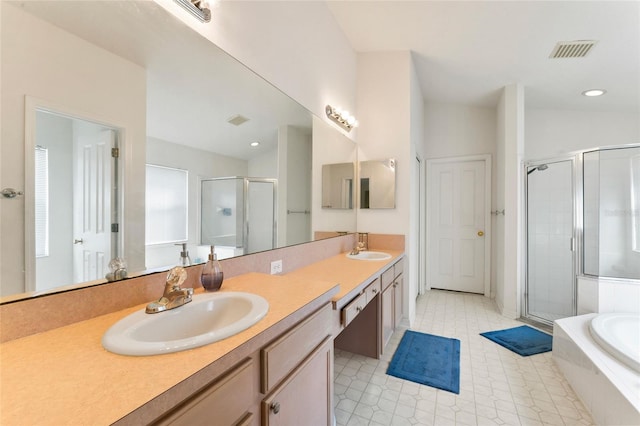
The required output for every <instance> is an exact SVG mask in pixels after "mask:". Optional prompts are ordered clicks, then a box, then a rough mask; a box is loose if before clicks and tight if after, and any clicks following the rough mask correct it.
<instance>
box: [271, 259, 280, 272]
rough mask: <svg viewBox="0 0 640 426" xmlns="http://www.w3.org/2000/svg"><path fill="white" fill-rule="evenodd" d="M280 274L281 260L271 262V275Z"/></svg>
mask: <svg viewBox="0 0 640 426" xmlns="http://www.w3.org/2000/svg"><path fill="white" fill-rule="evenodd" d="M281 273H282V259H280V260H274V261H273V262H271V275H275V274H281Z"/></svg>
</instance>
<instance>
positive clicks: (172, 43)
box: [0, 1, 355, 296]
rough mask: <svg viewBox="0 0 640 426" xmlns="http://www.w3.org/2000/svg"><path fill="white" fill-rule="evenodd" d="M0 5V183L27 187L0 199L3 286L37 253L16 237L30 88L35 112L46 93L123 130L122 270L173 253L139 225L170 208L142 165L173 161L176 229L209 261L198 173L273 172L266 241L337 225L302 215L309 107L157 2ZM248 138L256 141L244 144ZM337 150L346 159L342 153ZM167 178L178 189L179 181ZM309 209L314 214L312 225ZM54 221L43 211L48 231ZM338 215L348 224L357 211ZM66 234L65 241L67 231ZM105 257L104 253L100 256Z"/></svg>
mask: <svg viewBox="0 0 640 426" xmlns="http://www.w3.org/2000/svg"><path fill="white" fill-rule="evenodd" d="M0 7H1V8H2V11H1V13H0V18H1V20H2V21H1V27H0V30H1V38H0V41H1V43H2V46H1V48H2V75H1V78H2V81H1V84H2V99H1V102H2V105H1V107H2V108H1V111H2V129H1V133H0V135H1V141H0V142H1V144H2V153H3V155H2V158H1V164H0V166H1V168H2V185H3V187H4V186H7V187H15V188H18V189H22V188H24V192H25V195H24V197H16V198H14V199H11V200H2V201H1V202H0V212H1V214H2V216H1V217H2V220H1V221H0V225H1V226H2V241H1V242H0V244H1V250H2V256H1V257H0V261H1V262H2V265H0V266H1V271H2V275H1V276H0V295H2V296H8V295H14V294H16V293H23V292H25V291H26V290H28V288H27V287H26V286H25V269H27V268H29V267H30V266H29V264H30V263H34V261H33V259H31V258H29V259H27V256H26V255H23V253H25V251H28V250H31V252H32V253H34V251H35V241H32V240H35V237H33V238H32V236H29V235H27V236H26V237H25V220H27V221H28V222H29V226H30V227H32V228H35V225H33V224H32V223H31V222H30V221H31V220H33V210H34V203H35V201H34V195H33V190H32V188H33V184H32V183H33V181H34V179H35V178H34V176H31V175H28V176H25V172H26V171H27V169H29V167H31V166H29V165H28V164H29V163H30V162H31V163H32V164H33V163H35V154H34V157H33V158H25V157H24V152H25V147H24V145H23V143H24V142H23V141H25V140H26V139H27V136H28V134H29V133H31V132H32V133H34V134H35V136H38V135H37V133H38V131H37V130H36V129H35V128H32V127H30V126H31V124H29V123H26V122H25V106H26V99H28V98H31V99H33V100H34V102H33V108H34V110H35V109H39V108H40V109H41V105H43V104H44V105H46V106H47V108H46V109H47V111H50V112H52V113H54V114H56V113H58V114H59V115H68V114H69V111H72V112H74V113H75V112H77V113H78V115H79V116H81V117H82V118H84V119H87V120H89V121H95V122H98V123H109V124H110V125H113V126H114V128H116V129H118V131H119V132H120V138H121V140H119V141H118V142H119V148H120V165H119V166H118V167H119V170H120V171H121V173H120V174H119V175H118V179H119V180H120V182H119V183H120V184H121V185H122V188H123V191H122V193H120V194H118V195H117V201H118V203H117V205H118V207H117V208H116V210H117V211H116V212H115V213H116V214H117V215H118V216H120V217H119V218H118V221H119V225H120V227H119V232H120V235H121V242H118V243H117V244H116V245H118V246H119V247H117V248H118V250H119V251H118V255H120V256H124V257H125V259H126V260H127V263H128V266H129V273H130V275H134V274H135V273H137V272H139V271H145V270H147V269H149V268H162V267H165V266H166V267H167V268H168V267H169V266H172V265H173V264H175V263H176V262H177V260H178V255H179V251H180V248H179V247H176V246H175V243H176V242H177V241H176V240H175V237H172V238H168V239H166V240H163V236H158V235H155V236H154V237H153V238H150V239H146V238H145V237H146V235H147V234H151V233H150V232H145V228H146V226H145V224H146V223H147V222H149V223H151V221H152V220H154V218H157V217H156V216H153V215H155V214H161V213H162V214H170V213H171V209H173V208H174V207H175V205H174V203H173V201H169V200H168V199H165V198H167V197H165V196H166V195H167V194H166V193H164V192H162V191H160V192H152V189H153V191H158V188H162V185H155V187H154V188H150V187H149V185H147V184H146V183H156V184H157V183H158V182H159V180H157V179H158V178H157V177H150V178H147V176H156V174H149V173H150V172H149V168H150V167H156V168H157V169H158V168H159V169H162V168H164V169H167V170H173V171H175V172H176V173H174V174H172V176H173V175H175V176H178V175H179V176H182V177H181V178H180V179H183V178H184V179H185V180H186V189H185V191H186V194H185V195H186V196H185V197H184V198H186V206H185V205H183V206H182V207H180V208H181V209H182V213H181V214H184V215H185V217H186V218H187V220H186V235H185V236H184V237H183V238H184V239H183V238H179V240H180V242H187V244H188V249H189V250H190V256H191V258H192V260H193V261H194V262H196V261H198V260H200V259H202V260H204V259H206V254H207V251H208V248H207V247H206V246H202V245H201V244H200V243H201V241H200V225H199V211H200V209H199V207H200V182H201V181H202V180H204V179H211V178H218V177H227V176H250V177H259V178H269V179H275V180H276V181H277V182H278V192H277V195H278V197H277V198H278V199H277V203H276V204H277V213H276V216H277V219H276V220H277V223H278V230H279V232H278V233H277V238H276V242H275V244H274V245H275V246H277V247H282V246H286V245H290V244H296V243H300V242H304V241H310V240H311V239H312V238H313V234H314V231H316V230H325V229H335V227H331V228H327V227H326V226H325V225H326V222H323V221H322V220H321V218H320V217H318V218H313V217H312V216H313V215H312V214H311V212H312V207H311V204H312V203H311V192H312V191H311V187H312V185H315V183H313V182H312V179H314V180H315V179H316V177H315V176H313V178H312V176H311V170H312V166H311V164H312V156H311V152H312V145H313V144H314V143H315V142H314V141H315V134H316V130H315V127H316V126H317V121H316V119H315V117H312V115H311V114H310V113H309V112H308V111H307V110H305V109H304V108H303V107H301V106H300V105H299V104H297V103H296V102H294V101H293V100H291V99H290V98H289V97H287V96H286V95H284V94H283V93H282V92H280V91H279V90H278V89H276V88H274V87H273V86H271V85H270V84H269V83H267V82H266V81H264V80H263V79H262V78H261V77H259V76H257V75H256V74H255V73H253V72H252V71H251V70H248V69H247V68H245V67H244V66H243V65H242V64H240V63H238V62H237V61H236V60H235V59H233V58H232V57H230V56H229V55H227V54H226V53H224V52H223V51H221V50H220V49H218V48H217V47H216V46H215V45H213V44H212V43H211V42H209V41H208V40H206V39H204V38H203V37H202V36H200V35H199V34H197V33H196V32H194V31H193V30H192V29H191V28H189V27H188V26H186V25H185V24H183V23H182V22H180V21H179V20H178V19H177V18H175V17H174V16H173V15H171V14H170V13H168V12H167V11H166V10H165V9H164V8H162V6H160V5H158V4H157V3H155V2H149V1H127V2H113V1H91V2H68V1H29V2H20V1H15V2H13V1H3V2H1V3H0ZM72 115H73V114H72ZM34 121H35V120H34ZM312 123H313V125H312ZM320 126H321V127H322V128H323V129H322V131H321V134H323V135H325V136H326V134H328V133H334V134H338V138H340V137H341V135H339V133H340V132H338V131H337V130H335V129H330V130H329V131H327V130H326V128H325V126H326V125H325V123H322V122H321V121H320ZM40 133H42V131H41V132H40ZM323 139H326V138H323ZM347 141H348V140H347ZM252 142H259V145H258V146H257V147H253V146H251V143H252ZM346 145H347V146H348V148H347V149H346V150H347V151H348V152H352V151H355V148H354V144H353V143H351V141H348V143H346ZM338 151H339V150H338ZM336 160H337V161H336ZM314 161H315V159H314ZM332 161H335V162H338V161H340V159H337V158H336V159H332ZM342 161H355V160H354V158H353V155H352V154H347V155H345V156H344V158H342ZM29 173H30V172H29ZM305 173H306V177H305V178H300V176H302V175H304V174H305ZM170 179H172V180H171V183H173V184H175V185H173V186H172V187H173V188H174V193H178V194H179V191H180V190H179V189H178V190H176V189H175V188H176V187H178V186H179V185H178V182H177V181H176V179H173V178H170ZM317 179H320V178H319V177H318V178H317ZM23 185H26V186H23ZM176 191H177V192H176ZM145 194H147V196H145ZM151 194H152V195H151ZM318 194H319V190H318ZM318 197H319V195H318ZM25 212H26V213H25ZM154 212H156V213H154ZM158 212H160V213H158ZM298 212H302V213H298ZM320 213H321V212H320ZM150 215H151V216H150ZM353 216H354V217H355V214H353ZM25 217H26V219H25ZM312 219H313V221H314V222H315V221H316V219H317V220H318V224H317V225H316V224H315V223H314V224H313V227H312V225H311V223H312ZM160 222H161V221H156V222H154V223H160ZM55 225H56V224H55V223H53V224H51V223H50V225H49V229H51V228H52V227H54V226H55ZM157 226H158V225H153V228H154V229H157ZM337 226H339V227H340V229H341V230H345V231H355V219H353V220H351V219H350V220H349V221H347V222H346V224H345V225H336V227H337ZM271 231H272V229H269V230H267V232H271ZM34 233H35V231H34ZM169 234H171V233H169ZM72 237H73V235H72ZM25 241H26V243H25ZM68 245H70V246H71V245H73V238H70V239H69V241H68ZM29 246H31V247H29ZM247 252H248V251H246V250H243V251H242V253H247ZM9 254H10V255H9ZM29 256H32V255H31V254H29ZM33 256H34V259H35V255H33ZM110 256H111V255H109V254H107V255H105V263H108V260H109V259H108V258H109V257H110ZM56 267H57V270H58V271H59V272H58V273H59V274H60V275H63V274H62V271H63V270H64V274H65V276H67V275H66V274H67V270H70V269H72V268H73V267H74V266H73V265H72V264H70V263H68V262H67V263H65V264H62V263H59V264H57V266H56ZM33 275H38V273H37V271H35V270H34V271H33ZM97 276H98V277H99V276H104V275H103V274H98V275H97ZM72 282H73V283H76V282H77V280H75V279H72V281H71V282H69V281H67V278H65V279H61V280H60V282H59V284H71V283H72ZM57 284H58V283H57ZM40 290H43V289H41V288H37V287H36V291H40Z"/></svg>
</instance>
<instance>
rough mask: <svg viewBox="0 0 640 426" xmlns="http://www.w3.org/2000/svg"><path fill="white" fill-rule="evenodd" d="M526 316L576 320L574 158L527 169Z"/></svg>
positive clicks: (542, 321)
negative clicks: (573, 317)
mask: <svg viewBox="0 0 640 426" xmlns="http://www.w3.org/2000/svg"><path fill="white" fill-rule="evenodd" d="M526 173H527V174H526V180H525V184H526V226H527V228H526V233H527V275H526V290H525V300H524V302H525V303H524V308H525V316H526V317H527V318H529V319H532V320H534V321H537V322H541V323H545V324H551V323H552V322H553V321H554V320H556V319H559V318H564V317H568V316H573V315H575V312H576V303H575V302H576V300H575V294H576V290H575V286H576V275H575V270H576V269H575V262H576V256H575V228H576V222H575V217H576V210H575V209H576V206H575V204H576V196H575V194H576V189H575V186H576V185H575V179H574V175H575V159H574V158H566V159H555V160H550V161H545V162H537V163H531V164H529V165H528V166H527V168H526Z"/></svg>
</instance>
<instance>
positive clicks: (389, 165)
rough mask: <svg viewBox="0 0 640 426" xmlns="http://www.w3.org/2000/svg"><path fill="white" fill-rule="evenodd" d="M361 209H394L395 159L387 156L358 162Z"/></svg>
mask: <svg viewBox="0 0 640 426" xmlns="http://www.w3.org/2000/svg"><path fill="white" fill-rule="evenodd" d="M359 165H360V170H359V172H358V181H359V183H360V191H359V194H360V208H361V209H394V208H395V207H396V160H395V159H393V158H387V159H384V160H377V161H361V162H360V163H359Z"/></svg>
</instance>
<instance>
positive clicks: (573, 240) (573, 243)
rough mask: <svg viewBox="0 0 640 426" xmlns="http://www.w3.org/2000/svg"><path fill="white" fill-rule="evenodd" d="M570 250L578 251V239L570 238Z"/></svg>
mask: <svg viewBox="0 0 640 426" xmlns="http://www.w3.org/2000/svg"><path fill="white" fill-rule="evenodd" d="M569 250H571V251H576V239H575V238H573V237H572V238H569Z"/></svg>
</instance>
